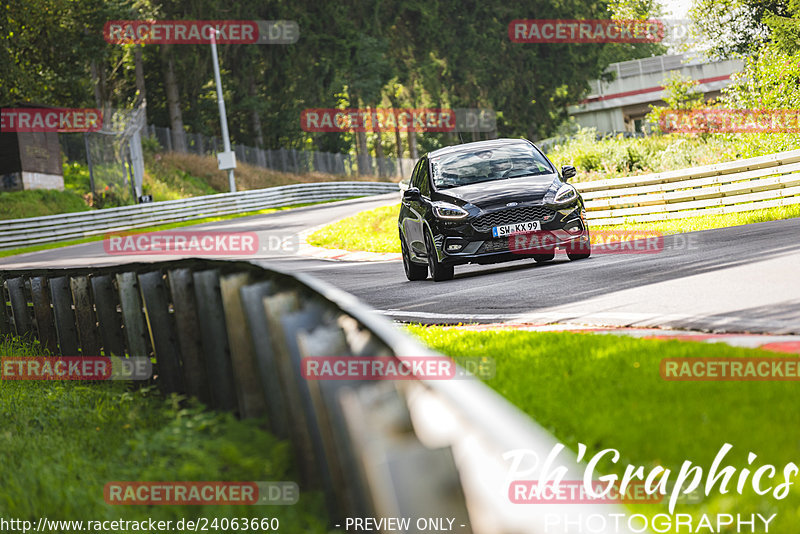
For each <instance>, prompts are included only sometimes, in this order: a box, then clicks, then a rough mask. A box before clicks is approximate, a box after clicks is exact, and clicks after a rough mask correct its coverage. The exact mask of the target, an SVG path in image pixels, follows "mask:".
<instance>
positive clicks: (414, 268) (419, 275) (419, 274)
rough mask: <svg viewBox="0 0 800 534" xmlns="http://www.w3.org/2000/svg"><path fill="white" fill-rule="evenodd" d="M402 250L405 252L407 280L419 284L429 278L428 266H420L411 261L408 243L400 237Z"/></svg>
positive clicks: (404, 264)
mask: <svg viewBox="0 0 800 534" xmlns="http://www.w3.org/2000/svg"><path fill="white" fill-rule="evenodd" d="M400 248H401V249H402V251H403V269H404V270H405V272H406V278H408V280H409V281H411V282H419V281H420V280H425V279H426V278H428V264H427V263H426V264H424V265H420V264H419V263H414V262H413V261H411V257H410V256H409V254H408V248H407V247H406V242H405V241H404V240H403V237H402V236H401V237H400Z"/></svg>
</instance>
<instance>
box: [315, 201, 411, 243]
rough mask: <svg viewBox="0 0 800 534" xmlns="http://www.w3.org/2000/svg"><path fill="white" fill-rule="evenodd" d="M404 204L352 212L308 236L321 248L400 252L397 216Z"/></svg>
mask: <svg viewBox="0 0 800 534" xmlns="http://www.w3.org/2000/svg"><path fill="white" fill-rule="evenodd" d="M399 213H400V204H395V205H392V206H383V207H380V208H375V209H371V210H367V211H362V212H360V213H357V214H355V215H351V216H350V217H347V218H346V219H342V220H341V221H338V222H335V223H333V224H329V225H327V226H325V227H324V228H321V229H319V230H317V231H316V232H314V233H313V234H311V235H310V236H308V239H307V242H308V243H309V244H311V245H314V246H317V247H325V248H339V249H344V250H365V251H367V252H400V239H399V237H398V235H397V216H398V214H399Z"/></svg>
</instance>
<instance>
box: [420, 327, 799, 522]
mask: <svg viewBox="0 0 800 534" xmlns="http://www.w3.org/2000/svg"><path fill="white" fill-rule="evenodd" d="M409 330H410V332H411V333H412V334H414V335H416V336H417V337H419V338H420V339H421V340H422V341H423V342H425V343H426V344H428V345H429V346H431V347H432V348H433V349H435V350H437V351H440V352H442V353H444V354H448V355H450V356H454V357H456V359H457V358H458V357H466V356H469V357H478V356H486V357H491V358H494V360H495V363H496V375H495V377H494V378H492V379H490V380H487V381H486V383H487V384H488V385H489V386H490V387H492V388H493V389H494V390H496V391H497V392H498V393H500V394H501V395H503V396H504V397H505V398H506V399H508V400H509V401H510V402H511V403H512V404H514V405H516V406H517V407H518V408H520V409H521V410H522V411H523V412H525V413H526V414H528V415H530V416H531V417H532V418H534V419H535V420H536V421H537V422H538V423H539V424H541V425H542V426H544V427H545V428H546V429H547V430H548V431H550V432H551V433H552V434H553V435H555V437H556V438H557V439H559V440H560V441H561V442H562V443H564V444H565V445H566V446H568V447H570V448H571V449H572V450H576V449H577V444H578V443H583V444H585V445H586V446H587V447H588V449H589V451H588V453H587V457H590V456H591V455H593V454H595V453H597V452H599V451H600V450H602V449H605V448H614V449H617V450H619V451H620V454H621V457H620V459H619V461H618V462H617V463H611V462H609V461H606V462H604V463H601V464H600V470H601V471H604V472H606V473H615V474H617V475H618V476H620V477H621V476H622V474H623V473H624V469H625V466H626V465H628V464H631V465H636V466H639V465H641V466H644V467H645V473H647V472H649V471H650V469H652V468H653V467H655V466H657V465H662V466H664V467H666V468H668V469H671V470H672V472H673V475H672V478H673V480H674V477H675V476H676V474H677V472H678V471H679V470H680V467H681V464H682V463H683V462H684V461H686V460H691V461H692V462H693V463H694V464H695V465H699V466H701V467H702V468H703V469H704V472H707V470H708V469H709V468H710V466H711V462H712V460H713V458H714V456H715V455H716V454H717V452H718V451H719V449H720V447H721V446H722V445H723V444H724V443H726V442H727V443H730V444H732V445H733V446H734V449H733V450H732V451H731V452H730V453H729V454H728V455H727V456H726V458H725V460H724V462H723V465H732V466H734V467H735V468H737V472H741V469H743V468H745V467H752V468H753V470H755V466H761V465H764V464H773V465H775V466H778V472H779V474H778V476H777V477H776V479H775V480H776V482H775V483H778V481H780V482H783V475H782V469H783V466H784V465H786V464H787V463H789V462H795V463H797V458H798V457H800V427H798V426H797V425H796V424H795V421H796V417H797V416H796V414H797V411H798V409H800V396H798V395H797V387H798V386H797V382H672V381H669V382H668V381H665V380H662V379H661V377H660V374H659V364H660V361H661V359H662V358H668V357H669V358H675V357H701V356H705V357H711V356H714V357H733V358H744V357H765V356H772V357H774V356H776V355H777V354H775V353H770V352H766V351H761V350H755V349H743V348H736V347H731V346H728V345H725V344H722V343H714V344H706V343H693V342H683V341H663V340H647V339H636V338H633V337H627V336H616V335H599V334H581V333H537V332H524V331H488V332H464V331H461V330H456V329H452V328H443V327H422V326H412V327H409ZM784 356H785V355H784ZM748 452H753V453H755V454H757V455H758V459H757V460H755V462H754V463H753V465H752V466H748V464H747V461H746V458H747V453H748ZM766 481H767V479H765V482H766ZM768 485H772V483H771V482H770V483H769V484H764V486H768ZM733 486H734V487H733V488H731V487H730V485H729V490H732V491H729V493H727V494H726V495H720V494H718V493H713V492H712V494H711V495H710V496H709V497H707V498H705V500H704V501H703V502H702V503H700V504H694V505H690V504H686V505H678V508H677V509H676V512H679V513H688V514H692V515H693V516H695V517H696V518H697V517H699V516H700V515H702V514H704V513H708V514H719V513H733V514H736V513H739V514H746V515H747V517H748V518H749V514H751V513H761V514H762V515H765V514H766V515H765V517H768V516H769V515H770V514H772V513H777V514H778V516H777V517H776V518H775V520H774V521H773V522H772V523H771V524H770V525H769V526H770V531H771V532H773V531H774V532H791V531H793V529H794V528H795V525H797V524H798V521H800V491H798V489H797V486H796V485H794V486H792V488H791V491H790V493H789V495H788V497H787V498H786V499H785V500H776V499H774V498H772V497H771V496H770V495H767V496H758V495H756V494H755V493H754V492H753V491H752V490H751V489H747V490H746V491H745V492H744V494H743V495H738V494H736V490H735V484H733ZM749 487H750V485H749V482H748V488H749ZM630 508H631V510H632V511H633V512H634V513H644V514H648V515H649V516H651V517H652V516H653V515H655V514H658V513H665V510H666V507H665V506H664V505H660V504H658V505H652V504H650V505H644V504H637V505H630ZM695 524H697V523H696V522H695ZM711 531H712V530H709V532H711ZM669 532H673V531H672V530H670V531H669ZM731 532H734V531H733V530H731Z"/></svg>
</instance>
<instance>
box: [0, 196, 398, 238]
mask: <svg viewBox="0 0 800 534" xmlns="http://www.w3.org/2000/svg"><path fill="white" fill-rule="evenodd" d="M398 190H399V188H398V185H397V184H395V183H385V182H325V183H311V184H292V185H284V186H280V187H270V188H267V189H258V190H254V191H240V192H237V193H220V194H218V195H208V196H202V197H194V198H187V199H182V200H169V201H164V202H153V203H150V204H139V205H136V206H123V207H119V208H108V209H104V210H97V211H88V212H78V213H67V214H60V215H47V216H44V217H33V218H29V219H14V220H8V221H0V249H8V248H16V247H22V246H26V245H35V244H40V243H55V242H58V241H65V240H68V239H80V238H83V237H89V236H95V235H101V234H103V233H106V232H111V231H125V230H130V229H134V228H142V227H146V226H153V225H157V224H167V223H173V222H181V221H190V220H194V219H201V218H206V217H216V216H220V215H230V214H234V213H246V212H249V211H257V210H261V209H267V208H276V207H281V206H288V205H293V204H302V203H306V202H324V201H328V200H339V199H343V198H349V197H357V196H368V195H380V194H385V193H392V192H395V191H398Z"/></svg>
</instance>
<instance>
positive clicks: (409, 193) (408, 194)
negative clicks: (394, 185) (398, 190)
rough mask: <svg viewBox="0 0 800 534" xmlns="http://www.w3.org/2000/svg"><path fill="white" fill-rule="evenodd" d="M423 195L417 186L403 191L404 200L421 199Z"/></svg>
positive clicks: (414, 200) (413, 200)
mask: <svg viewBox="0 0 800 534" xmlns="http://www.w3.org/2000/svg"><path fill="white" fill-rule="evenodd" d="M421 198H422V196H421V195H420V193H419V188H417V187H409V188H408V189H406V190H405V191H403V200H408V201H411V202H416V201H418V200H420V199H421Z"/></svg>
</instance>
